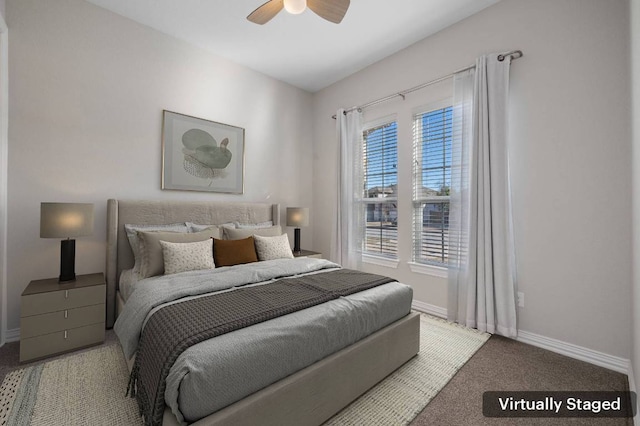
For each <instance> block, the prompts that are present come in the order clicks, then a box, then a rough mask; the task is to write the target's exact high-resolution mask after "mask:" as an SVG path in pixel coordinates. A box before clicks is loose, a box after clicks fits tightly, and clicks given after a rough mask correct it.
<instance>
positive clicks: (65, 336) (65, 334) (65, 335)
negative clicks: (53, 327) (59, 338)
mask: <svg viewBox="0 0 640 426" xmlns="http://www.w3.org/2000/svg"><path fill="white" fill-rule="evenodd" d="M64 338H65V339H66V338H67V330H65V331H64Z"/></svg>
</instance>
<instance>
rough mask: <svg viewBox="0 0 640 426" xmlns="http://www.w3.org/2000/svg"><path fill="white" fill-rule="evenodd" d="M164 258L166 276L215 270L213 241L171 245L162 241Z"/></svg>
mask: <svg viewBox="0 0 640 426" xmlns="http://www.w3.org/2000/svg"><path fill="white" fill-rule="evenodd" d="M160 245H161V246H162V256H163V257H164V274H165V275H170V274H177V273H178V272H186V271H199V270H202V269H213V268H214V267H215V265H214V263H213V241H211V240H210V239H209V240H205V241H198V242H195V243H169V242H167V241H160Z"/></svg>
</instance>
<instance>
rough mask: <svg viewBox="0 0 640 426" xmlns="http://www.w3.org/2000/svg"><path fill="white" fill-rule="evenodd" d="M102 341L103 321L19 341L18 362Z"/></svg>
mask: <svg viewBox="0 0 640 426" xmlns="http://www.w3.org/2000/svg"><path fill="white" fill-rule="evenodd" d="M103 340H104V321H103V322H101V323H99V324H92V325H88V326H86V327H79V328H72V329H70V330H65V331H58V332H56V333H50V334H45V335H43V336H37V337H31V338H28V339H20V362H24V361H30V360H33V359H36V358H42V357H45V356H49V355H53V354H57V353H60V352H66V351H70V350H73V349H78V348H81V347H84V346H89V345H93V344H97V343H101V342H102V341H103Z"/></svg>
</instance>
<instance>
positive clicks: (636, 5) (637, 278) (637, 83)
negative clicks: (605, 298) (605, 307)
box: [629, 0, 640, 387]
mask: <svg viewBox="0 0 640 426" xmlns="http://www.w3.org/2000/svg"><path fill="white" fill-rule="evenodd" d="M631 58H632V68H631V75H632V79H631V85H632V93H633V100H632V104H633V106H632V109H631V111H632V114H631V117H632V122H631V125H632V126H633V259H634V262H633V340H632V342H633V355H632V358H631V365H632V367H633V372H634V374H635V384H636V387H637V386H638V384H640V263H639V262H638V261H637V259H638V256H640V0H631ZM629 379H630V380H631V379H633V378H631V377H630V378H629Z"/></svg>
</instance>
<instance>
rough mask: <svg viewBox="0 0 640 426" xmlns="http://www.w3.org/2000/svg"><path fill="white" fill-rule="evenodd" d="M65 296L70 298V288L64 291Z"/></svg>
mask: <svg viewBox="0 0 640 426" xmlns="http://www.w3.org/2000/svg"><path fill="white" fill-rule="evenodd" d="M64 298H65V299H68V298H69V290H65V291H64Z"/></svg>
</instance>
